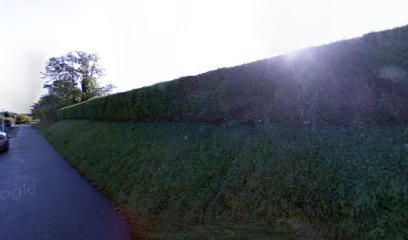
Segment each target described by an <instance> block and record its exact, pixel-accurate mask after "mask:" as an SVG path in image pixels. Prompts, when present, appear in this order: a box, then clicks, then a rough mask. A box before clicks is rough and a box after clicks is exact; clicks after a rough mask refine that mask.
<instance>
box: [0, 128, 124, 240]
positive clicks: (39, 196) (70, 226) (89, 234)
mask: <svg viewBox="0 0 408 240" xmlns="http://www.w3.org/2000/svg"><path fill="white" fill-rule="evenodd" d="M0 239H1V240H15V239H24V240H26V239H30V240H35V239H41V240H43V239H53V240H54V239H58V240H64V239H87V240H90V239H97V240H100V239H112V240H121V239H131V237H130V230H129V226H128V224H127V223H126V221H125V220H124V219H122V218H121V217H120V215H119V214H118V213H117V212H116V211H115V209H114V206H113V205H112V203H111V202H110V201H109V200H108V199H107V198H106V197H105V196H104V195H103V194H101V193H100V192H98V191H96V190H95V189H94V188H93V187H92V185H91V184H89V183H88V182H87V181H86V180H85V179H83V178H82V176H81V175H80V174H79V173H78V172H77V171H76V170H75V169H74V168H73V167H71V166H70V165H69V164H68V163H67V162H66V161H65V160H63V159H62V158H61V157H60V156H59V155H58V153H56V152H55V150H54V149H53V148H52V147H51V146H50V145H49V144H48V142H47V141H46V140H45V139H44V138H43V137H42V136H41V135H40V134H39V133H38V132H37V131H36V130H35V129H33V128H32V127H30V126H22V127H20V128H19V130H18V132H17V135H16V137H14V138H11V139H10V149H9V151H8V152H7V153H0Z"/></svg>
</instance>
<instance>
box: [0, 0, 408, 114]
mask: <svg viewBox="0 0 408 240" xmlns="http://www.w3.org/2000/svg"><path fill="white" fill-rule="evenodd" d="M407 9H408V1H407V0H370V1H369V0H361V1H360V0H333V1H330V0H269V1H268V0H69V1H68V0H0V110H2V109H6V110H12V111H17V112H28V111H29V109H30V106H31V105H32V104H33V103H34V102H35V101H36V100H37V99H38V98H39V96H40V95H41V94H43V93H44V91H43V90H42V84H43V80H42V79H41V78H40V74H39V72H40V71H43V69H44V66H45V62H46V61H47V60H48V59H49V58H50V57H58V56H61V55H64V54H66V53H67V52H69V51H86V52H89V53H97V54H98V55H99V56H100V58H101V65H102V66H103V67H104V68H105V69H106V74H107V75H106V76H105V77H103V78H102V79H101V82H102V83H104V84H106V83H112V84H114V85H115V86H116V87H117V89H116V90H115V91H126V90H130V89H133V88H138V87H142V86H146V85H151V84H154V83H157V82H162V81H167V80H172V79H175V78H178V77H181V76H186V75H195V74H199V73H202V72H206V71H208V70H213V69H217V68H221V67H227V66H234V65H238V64H242V63H246V62H251V61H254V60H258V59H262V58H266V57H271V56H275V55H278V54H282V53H286V52H290V51H292V50H294V49H297V48H302V47H306V46H313V45H319V44H323V43H328V42H333V41H336V40H341V39H345V38H352V37H356V36H361V35H362V34H364V33H367V32H372V31H378V30H384V29H389V28H393V27H397V26H402V25H406V24H408V14H407V11H406V10H407Z"/></svg>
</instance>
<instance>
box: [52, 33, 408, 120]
mask: <svg viewBox="0 0 408 240" xmlns="http://www.w3.org/2000/svg"><path fill="white" fill-rule="evenodd" d="M58 115H59V118H60V119H90V120H106V121H145V122H150V121H177V122H210V123H223V122H229V121H238V122H247V123H250V124H254V123H260V122H263V123H265V122H268V123H284V124H291V125H299V124H304V123H311V124H314V125H323V124H330V125H349V124H352V123H353V122H355V121H358V122H365V123H376V124H378V123H379V124H390V123H391V124H395V123H407V122H408V26H405V27H400V28H396V29H392V30H388V31H383V32H377V33H370V34H366V35H364V36H363V37H361V38H356V39H351V40H346V41H339V42H336V43H332V44H328V45H324V46H320V47H314V48H308V49H305V50H302V51H300V52H299V53H297V54H294V55H288V56H278V57H273V58H270V59H265V60H260V61H257V62H253V63H248V64H244V65H241V66H237V67H232V68H222V69H218V70H215V71H211V72H208V73H204V74H200V75H197V76H188V77H183V78H180V79H177V80H174V81H169V82H163V83H159V84H156V85H153V86H150V87H144V88H141V89H135V90H132V91H128V92H123V93H117V94H114V95H110V96H106V97H102V98H96V99H92V100H89V101H87V102H84V103H80V104H77V105H73V106H69V107H66V108H63V109H61V110H59V113H58Z"/></svg>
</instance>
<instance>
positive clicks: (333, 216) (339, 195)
mask: <svg viewBox="0 0 408 240" xmlns="http://www.w3.org/2000/svg"><path fill="white" fill-rule="evenodd" d="M40 130H41V132H42V133H43V134H44V135H45V136H46V137H47V138H48V140H49V141H50V142H51V144H53V145H54V147H55V148H56V149H57V150H58V151H59V152H60V153H61V154H62V155H63V156H64V157H65V158H66V159H67V160H69V161H70V162H71V163H72V164H73V165H74V166H75V167H77V168H78V169H79V171H80V172H81V173H82V174H83V175H84V176H85V177H86V178H88V179H90V180H91V181H93V182H95V183H96V185H97V186H98V187H99V188H100V189H101V190H102V191H103V192H105V193H106V194H107V195H108V196H109V197H110V198H111V199H113V201H114V202H115V203H116V204H118V205H119V206H120V207H121V209H122V210H123V211H124V212H125V213H126V215H127V216H128V217H129V218H130V220H131V222H132V223H133V224H134V226H135V227H136V229H137V230H138V231H148V230H149V229H157V228H160V227H163V226H169V225H177V226H197V225H214V224H217V225H223V224H236V225H237V226H238V225H240V224H244V225H245V224H250V223H262V224H265V225H268V226H277V225H279V222H281V223H282V221H283V222H288V223H291V222H293V221H300V222H306V223H309V224H311V225H312V226H314V227H315V228H316V229H317V230H318V232H320V233H321V234H323V235H324V236H326V237H327V238H329V239H401V240H402V239H406V237H407V236H408V226H407V223H408V184H407V182H408V179H407V178H408V149H407V147H406V146H405V144H407V143H408V128H407V127H406V126H405V127H403V126H393V127H391V126H389V127H387V126H382V127H379V126H368V125H359V126H358V127H352V126H350V127H336V126H330V127H320V128H308V127H291V128H289V127H283V126H275V125H259V126H248V125H241V124H224V125H222V124H221V125H213V124H187V123H112V122H95V121H88V120H67V121H61V122H58V123H56V124H54V125H51V126H47V127H41V128H40ZM292 225H293V224H292ZM173 229H174V228H173ZM158 236H160V234H159V235H158ZM167 236H168V235H167ZM242 236H247V235H245V234H244V235H242ZM176 238H177V237H176ZM204 238H205V237H204ZM249 238H253V236H252V237H249ZM264 239H265V238H264ZM281 239H285V238H283V237H282V238H281ZM288 239H292V238H288Z"/></svg>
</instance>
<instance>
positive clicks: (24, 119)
mask: <svg viewBox="0 0 408 240" xmlns="http://www.w3.org/2000/svg"><path fill="white" fill-rule="evenodd" d="M31 121H32V118H31V116H29V115H25V114H19V115H17V117H16V124H27V123H30V122H31Z"/></svg>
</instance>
